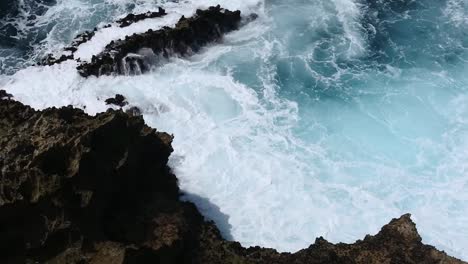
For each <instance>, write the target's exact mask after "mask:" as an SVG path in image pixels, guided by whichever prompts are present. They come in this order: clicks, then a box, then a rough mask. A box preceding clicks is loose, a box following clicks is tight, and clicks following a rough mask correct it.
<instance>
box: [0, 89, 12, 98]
mask: <svg viewBox="0 0 468 264" xmlns="http://www.w3.org/2000/svg"><path fill="white" fill-rule="evenodd" d="M12 97H13V95H11V94H9V93H7V92H6V91H5V90H0V99H8V100H10V99H11V98H12Z"/></svg>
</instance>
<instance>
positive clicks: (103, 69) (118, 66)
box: [77, 6, 241, 77]
mask: <svg viewBox="0 0 468 264" xmlns="http://www.w3.org/2000/svg"><path fill="white" fill-rule="evenodd" d="M240 20H241V16H240V11H234V12H231V11H229V10H225V9H222V8H221V7H220V6H216V7H210V8H208V9H207V10H197V12H196V15H195V16H194V17H191V18H185V17H182V18H181V19H180V20H179V22H178V23H177V25H176V26H175V28H168V27H165V28H163V29H161V30H157V31H153V30H151V29H150V30H148V31H147V32H146V33H143V34H134V35H132V36H127V37H126V38H125V39H123V40H118V41H113V42H111V43H110V44H109V45H107V46H106V49H105V50H104V51H103V52H102V53H101V54H99V55H98V56H93V58H92V61H91V62H89V63H83V64H81V65H80V66H78V68H77V69H78V72H79V73H80V74H81V75H82V76H83V77H88V76H91V75H94V76H99V75H109V74H112V73H116V74H138V73H141V72H145V71H147V70H148V69H149V67H150V65H152V64H155V63H158V62H159V61H160V60H161V59H162V58H169V57H171V56H189V55H191V54H193V53H194V52H197V51H198V50H200V49H201V48H202V47H203V46H205V45H207V44H208V43H211V42H215V41H219V40H220V39H221V38H222V35H223V34H224V33H226V32H229V31H232V30H235V29H237V28H238V26H239V22H240Z"/></svg>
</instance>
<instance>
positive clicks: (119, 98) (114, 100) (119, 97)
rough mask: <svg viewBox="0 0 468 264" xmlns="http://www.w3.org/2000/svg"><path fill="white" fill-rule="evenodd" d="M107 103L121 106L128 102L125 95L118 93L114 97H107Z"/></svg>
mask: <svg viewBox="0 0 468 264" xmlns="http://www.w3.org/2000/svg"><path fill="white" fill-rule="evenodd" d="M105 102H106V104H108V105H109V104H112V105H116V106H120V107H124V106H126V105H127V104H128V102H127V101H125V97H124V96H123V95H121V94H116V95H115V97H114V98H109V99H106V101H105Z"/></svg>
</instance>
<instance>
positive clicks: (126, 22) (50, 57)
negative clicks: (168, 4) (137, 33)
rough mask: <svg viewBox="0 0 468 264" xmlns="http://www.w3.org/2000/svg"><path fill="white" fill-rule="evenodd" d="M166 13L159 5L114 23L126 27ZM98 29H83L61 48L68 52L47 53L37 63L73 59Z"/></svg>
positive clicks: (52, 62) (44, 63)
mask: <svg viewBox="0 0 468 264" xmlns="http://www.w3.org/2000/svg"><path fill="white" fill-rule="evenodd" d="M165 15H167V13H166V10H164V9H163V8H161V7H159V8H158V11H155V12H150V11H148V12H146V13H142V14H136V15H135V14H128V15H127V16H125V17H124V18H121V19H119V20H117V21H116V22H115V23H117V24H118V25H119V27H121V28H123V27H128V26H130V25H131V24H133V23H136V22H139V21H141V20H145V19H148V18H157V17H163V16H165ZM111 26H112V25H111V24H107V25H105V26H104V28H109V27H111ZM97 31H98V28H94V29H93V30H92V31H85V32H83V33H81V34H78V35H77V36H76V37H75V38H74V39H73V41H72V43H71V45H70V46H68V47H65V48H64V49H63V50H64V51H66V52H69V53H70V54H62V55H61V56H58V57H55V55H54V54H51V53H49V54H47V55H46V56H45V57H44V58H43V59H42V60H41V61H39V63H38V65H48V66H51V65H54V64H58V63H62V62H64V61H67V60H74V59H75V56H74V54H75V52H76V51H77V50H78V47H79V46H81V45H82V44H84V43H86V42H88V41H90V40H91V39H92V38H93V37H94V35H96V32H97Z"/></svg>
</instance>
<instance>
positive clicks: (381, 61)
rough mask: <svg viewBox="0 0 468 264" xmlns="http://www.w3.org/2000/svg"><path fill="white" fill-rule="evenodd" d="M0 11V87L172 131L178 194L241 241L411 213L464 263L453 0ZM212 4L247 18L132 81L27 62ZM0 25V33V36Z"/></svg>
mask: <svg viewBox="0 0 468 264" xmlns="http://www.w3.org/2000/svg"><path fill="white" fill-rule="evenodd" d="M20 2H21V7H20V9H19V11H18V12H17V14H14V15H13V16H10V17H8V16H7V17H4V18H2V19H1V20H0V28H3V29H7V27H8V30H9V31H7V30H2V33H1V34H0V74H1V75H0V88H2V89H6V90H7V91H8V92H10V93H12V94H14V95H15V98H17V99H18V100H20V101H22V102H24V103H26V104H30V105H32V106H33V107H36V108H39V109H42V108H45V107H50V106H64V105H69V104H72V105H74V106H77V107H81V108H83V109H85V110H86V111H87V112H88V113H90V114H95V113H97V112H101V111H105V110H106V108H107V106H106V105H105V103H104V100H105V99H106V98H108V97H112V96H113V95H115V94H116V93H121V94H123V95H125V96H126V97H127V99H128V101H129V102H130V104H131V106H137V107H139V108H140V109H141V110H142V112H143V115H144V118H145V120H146V122H147V123H148V124H149V125H150V126H152V127H155V128H157V129H158V130H161V131H166V132H169V133H173V134H174V135H175V141H174V148H175V152H174V153H173V155H172V157H171V160H170V165H171V167H172V168H173V169H174V171H175V173H176V175H177V176H178V178H179V180H180V186H181V189H182V190H183V191H184V193H186V195H185V196H184V198H185V199H188V200H192V201H194V202H195V203H196V204H197V205H198V207H199V208H200V210H201V211H202V212H203V213H204V214H205V215H206V216H207V218H210V219H213V220H215V222H216V223H217V224H218V226H219V227H220V229H221V231H222V232H223V234H224V235H225V237H227V238H230V239H235V240H238V241H239V242H241V243H242V244H243V245H244V246H251V245H260V246H266V247H273V248H276V249H278V250H279V251H296V250H299V249H301V248H303V247H306V246H308V245H309V244H310V243H312V242H313V241H314V240H315V238H316V237H318V236H323V237H325V238H326V239H328V240H329V241H331V242H354V241H355V240H357V239H361V238H363V237H364V235H365V234H374V233H376V232H378V231H379V229H380V227H381V226H382V225H384V224H386V223H388V221H389V220H390V219H391V218H394V217H398V216H400V215H401V214H403V213H411V214H412V219H413V220H414V221H415V222H416V224H417V227H418V230H419V231H420V234H421V236H422V238H423V242H424V243H428V244H432V245H434V246H436V247H438V248H440V249H443V250H445V251H446V252H447V253H449V254H451V255H454V256H457V257H459V258H462V259H465V260H468V33H467V32H468V1H467V0H291V1H288V2H287V3H285V1H279V0H265V1H262V0H242V1H241V0H232V1H221V0H184V1H182V0H181V1H161V0H159V1H154V0H137V1H134V0H55V1H50V0H47V1H46V0H43V1H30V0H21V1H20ZM216 4H221V5H222V6H223V7H225V8H229V9H240V10H241V11H242V12H243V14H244V15H249V14H252V13H256V14H258V15H259V16H258V19H257V20H255V21H253V22H251V23H249V24H247V25H245V26H243V27H242V28H241V29H240V30H238V31H235V32H232V33H230V34H228V35H226V36H225V38H224V40H223V42H222V43H219V44H213V45H211V46H209V47H206V48H205V49H203V50H202V52H201V53H199V54H197V55H195V56H193V57H190V58H184V59H182V58H173V59H171V60H170V61H168V62H167V63H166V64H164V65H162V66H161V67H158V68H155V69H153V70H152V71H151V72H149V73H147V74H144V75H139V76H104V77H100V78H94V77H91V78H88V79H84V78H82V77H80V76H79V75H78V74H77V72H76V70H75V67H76V63H75V62H72V61H69V62H65V63H63V64H60V65H55V66H52V67H49V66H47V67H38V66H32V65H33V64H34V63H35V62H36V61H37V60H38V59H39V58H41V57H42V56H44V54H47V53H50V52H52V53H56V54H57V53H60V52H61V49H62V48H63V47H65V46H67V45H68V44H69V43H70V41H71V40H72V39H73V37H74V36H75V35H76V34H78V33H80V32H82V31H84V30H90V29H92V28H94V27H96V26H97V27H102V26H103V25H105V24H107V23H109V22H112V21H114V20H116V19H117V18H120V17H122V16H124V15H126V14H127V13H128V12H135V13H138V12H146V11H148V10H157V7H158V6H162V7H164V8H165V9H166V10H167V12H168V13H169V14H168V15H167V16H166V17H164V18H156V19H148V20H144V21H142V22H139V23H136V24H133V25H132V26H130V27H128V28H124V29H121V28H118V27H111V28H107V29H100V30H99V31H98V32H97V34H96V36H95V38H94V39H93V40H91V41H90V42H88V43H86V44H83V45H82V46H80V48H79V50H78V51H77V53H76V55H77V57H80V58H81V59H82V60H89V58H90V57H91V56H92V55H93V54H96V53H98V52H99V51H101V50H102V49H103V48H104V46H105V45H106V44H107V43H108V42H110V41H111V40H113V39H118V38H122V37H123V36H125V35H127V34H133V33H135V32H144V31H146V30H147V29H149V28H153V29H157V28H160V27H162V26H165V25H169V26H172V25H174V24H175V23H176V22H177V20H178V19H179V17H180V16H181V15H185V16H190V15H191V14H193V13H194V11H195V10H196V8H206V7H208V6H210V5H216ZM8 32H9V33H8Z"/></svg>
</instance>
